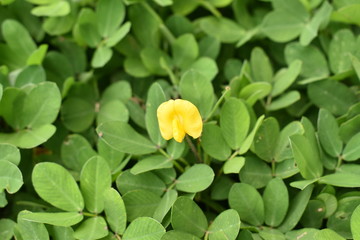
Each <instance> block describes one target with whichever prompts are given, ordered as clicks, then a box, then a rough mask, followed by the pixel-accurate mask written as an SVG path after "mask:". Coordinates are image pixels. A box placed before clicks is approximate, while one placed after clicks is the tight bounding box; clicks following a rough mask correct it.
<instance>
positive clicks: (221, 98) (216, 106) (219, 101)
mask: <svg viewBox="0 0 360 240" xmlns="http://www.w3.org/2000/svg"><path fill="white" fill-rule="evenodd" d="M230 90H231V88H230V87H229V86H227V87H226V88H225V91H224V92H223V94H222V95H221V97H220V98H219V100H218V101H217V102H216V104H215V106H214V107H213V109H212V110H211V112H210V114H209V116H208V117H207V118H206V119H205V120H204V122H207V121H208V120H209V119H210V118H211V117H212V116H213V115H214V113H215V111H216V110H217V109H218V108H219V106H220V104H221V102H222V101H223V100H224V98H225V96H226V94H227V93H228V92H229V91H230Z"/></svg>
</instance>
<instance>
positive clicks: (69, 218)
mask: <svg viewBox="0 0 360 240" xmlns="http://www.w3.org/2000/svg"><path fill="white" fill-rule="evenodd" d="M83 218H84V216H83V215H82V214H81V213H78V212H55V213H50V212H37V213H32V212H29V213H24V214H22V215H21V219H23V220H26V221H30V222H36V223H46V224H51V225H55V226H62V227H70V226H73V225H75V224H77V223H79V222H81V221H82V220H83Z"/></svg>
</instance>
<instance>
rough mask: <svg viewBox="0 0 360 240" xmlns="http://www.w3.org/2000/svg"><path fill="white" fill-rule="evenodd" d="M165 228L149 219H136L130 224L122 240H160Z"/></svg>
mask: <svg viewBox="0 0 360 240" xmlns="http://www.w3.org/2000/svg"><path fill="white" fill-rule="evenodd" d="M165 232H166V231H165V228H164V227H163V226H162V225H161V224H160V223H159V222H158V221H156V220H155V219H152V218H149V217H141V218H137V219H135V220H134V221H132V222H131V224H130V225H129V227H128V228H127V229H126V231H125V233H124V235H123V237H122V239H124V240H127V239H128V240H130V239H131V240H140V239H153V240H160V239H162V238H161V237H162V236H163V235H164V234H165Z"/></svg>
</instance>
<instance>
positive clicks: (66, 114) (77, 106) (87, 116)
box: [61, 97, 95, 132]
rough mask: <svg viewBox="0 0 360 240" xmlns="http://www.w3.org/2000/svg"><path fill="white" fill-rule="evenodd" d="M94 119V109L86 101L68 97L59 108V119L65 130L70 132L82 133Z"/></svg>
mask: <svg viewBox="0 0 360 240" xmlns="http://www.w3.org/2000/svg"><path fill="white" fill-rule="evenodd" d="M94 118H95V108H94V106H93V105H92V104H91V103H89V102H88V101H86V100H84V99H81V98H77V97H76V98H75V97H70V98H67V99H66V100H65V101H64V102H63V105H62V107H61V119H62V121H63V124H64V125H65V127H66V128H67V129H69V130H70V131H72V132H83V131H85V130H86V129H88V128H89V127H90V126H91V124H92V123H93V121H94Z"/></svg>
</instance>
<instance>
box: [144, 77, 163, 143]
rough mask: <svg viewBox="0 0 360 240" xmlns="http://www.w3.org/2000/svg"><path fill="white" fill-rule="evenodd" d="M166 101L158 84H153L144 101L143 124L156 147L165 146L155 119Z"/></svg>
mask: <svg viewBox="0 0 360 240" xmlns="http://www.w3.org/2000/svg"><path fill="white" fill-rule="evenodd" d="M165 101H166V96H165V93H164V90H163V89H162V87H161V85H160V84H159V83H153V84H152V85H151V86H150V88H149V91H148V95H147V101H146V113H145V124H146V129H147V132H148V133H149V136H150V139H151V140H152V141H153V143H155V144H156V145H157V146H159V147H160V146H162V145H164V144H165V142H166V140H165V139H164V138H163V137H162V136H161V134H160V128H159V123H158V118H157V109H158V107H159V106H160V104H162V103H163V102H165Z"/></svg>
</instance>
